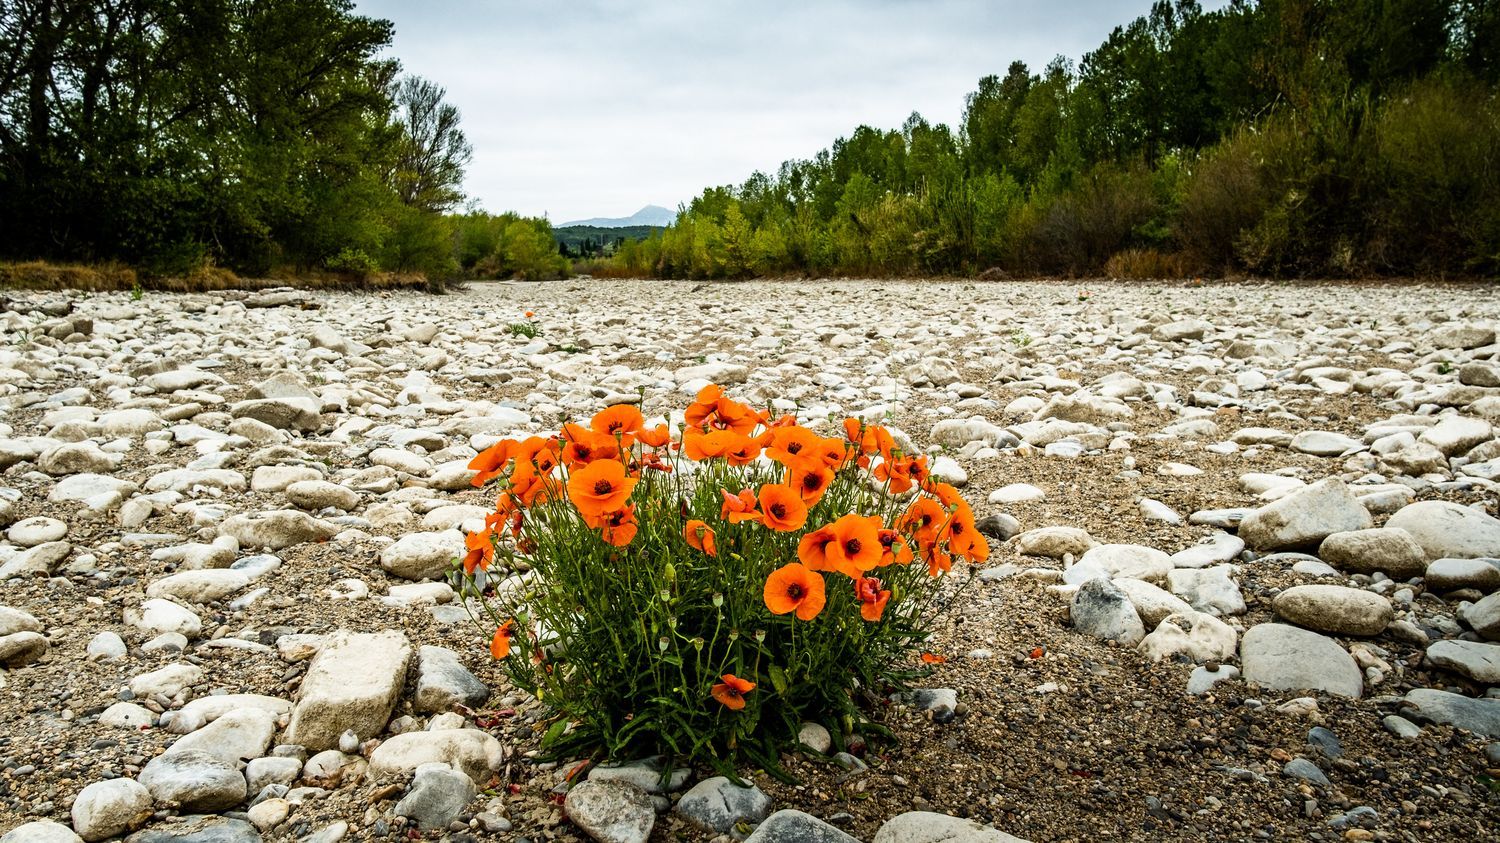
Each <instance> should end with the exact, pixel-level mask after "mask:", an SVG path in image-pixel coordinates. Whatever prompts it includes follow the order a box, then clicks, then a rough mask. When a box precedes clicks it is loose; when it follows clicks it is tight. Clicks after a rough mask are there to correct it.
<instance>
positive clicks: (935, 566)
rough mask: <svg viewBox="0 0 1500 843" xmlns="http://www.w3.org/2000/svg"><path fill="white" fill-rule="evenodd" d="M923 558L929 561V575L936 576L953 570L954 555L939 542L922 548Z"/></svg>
mask: <svg viewBox="0 0 1500 843" xmlns="http://www.w3.org/2000/svg"><path fill="white" fill-rule="evenodd" d="M922 559H923V560H924V561H925V562H926V563H927V574H928V576H933V577H935V576H937V575H939V574H946V573H948V572H949V571H951V570H953V557H952V556H950V555H949V554H948V552H947V551H946V550H944V549H943V548H942V547H940V546H939V545H937V544H930V545H927V546H926V547H924V548H922Z"/></svg>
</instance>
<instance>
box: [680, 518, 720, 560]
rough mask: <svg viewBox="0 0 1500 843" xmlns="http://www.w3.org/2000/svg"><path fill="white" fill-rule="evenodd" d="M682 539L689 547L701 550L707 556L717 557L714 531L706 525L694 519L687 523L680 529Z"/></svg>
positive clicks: (717, 551)
mask: <svg viewBox="0 0 1500 843" xmlns="http://www.w3.org/2000/svg"><path fill="white" fill-rule="evenodd" d="M682 537H683V538H685V539H687V543H688V546H689V547H692V548H694V549H696V550H701V551H703V552H704V553H707V554H708V555H709V556H718V555H719V547H718V545H717V544H715V543H714V531H713V528H712V527H709V526H708V524H706V523H704V522H702V521H699V520H697V519H694V520H692V521H689V522H687V524H686V525H684V526H683V528H682Z"/></svg>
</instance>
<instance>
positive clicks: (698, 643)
mask: <svg viewBox="0 0 1500 843" xmlns="http://www.w3.org/2000/svg"><path fill="white" fill-rule="evenodd" d="M703 644H704V641H703V638H702V636H699V637H697V638H694V639H693V649H695V650H697V651H698V652H700V653H701V652H703Z"/></svg>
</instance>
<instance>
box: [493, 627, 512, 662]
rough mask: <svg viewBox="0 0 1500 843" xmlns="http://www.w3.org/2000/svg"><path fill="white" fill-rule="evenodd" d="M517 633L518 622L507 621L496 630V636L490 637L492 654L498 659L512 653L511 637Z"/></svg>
mask: <svg viewBox="0 0 1500 843" xmlns="http://www.w3.org/2000/svg"><path fill="white" fill-rule="evenodd" d="M515 634H516V622H515V621H506V622H505V623H503V624H501V625H500V628H499V629H497V630H495V637H494V638H491V639H490V655H492V656H494V657H495V658H497V659H503V658H505V657H506V656H508V655H510V639H511V638H512V637H513V636H514V635H515Z"/></svg>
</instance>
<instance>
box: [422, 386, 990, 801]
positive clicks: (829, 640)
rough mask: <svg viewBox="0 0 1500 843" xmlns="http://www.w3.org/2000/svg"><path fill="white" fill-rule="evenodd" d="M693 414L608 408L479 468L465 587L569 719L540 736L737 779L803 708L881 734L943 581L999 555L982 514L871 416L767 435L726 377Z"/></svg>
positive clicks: (512, 663) (913, 666) (764, 423)
mask: <svg viewBox="0 0 1500 843" xmlns="http://www.w3.org/2000/svg"><path fill="white" fill-rule="evenodd" d="M686 418H687V422H686V423H685V427H684V428H683V430H682V432H681V433H680V435H672V434H671V433H669V431H668V428H667V426H666V424H661V425H659V426H657V427H655V428H650V429H647V428H646V427H645V426H644V424H643V420H642V419H641V415H640V413H639V412H638V411H635V410H634V408H629V407H614V408H611V409H609V410H605V411H604V412H602V413H600V414H599V415H598V416H596V417H595V418H594V419H593V421H592V422H591V423H590V424H589V426H587V427H585V426H584V425H581V424H577V425H574V424H570V425H565V426H564V428H563V430H562V432H561V433H560V434H559V436H558V437H551V438H544V437H533V438H531V439H528V440H524V441H517V440H507V441H504V442H501V443H499V444H497V445H495V446H494V447H493V448H491V449H490V450H488V451H486V452H485V453H483V454H481V455H479V457H477V458H476V459H475V461H474V463H473V464H472V465H471V467H474V468H476V469H479V470H481V472H482V473H481V475H480V477H479V479H480V480H481V481H486V480H490V479H495V480H496V481H497V482H498V485H499V486H500V488H501V492H500V498H499V503H498V506H497V513H496V515H494V516H493V517H492V518H490V519H489V521H488V522H487V526H486V529H485V530H483V531H480V532H477V533H473V534H471V535H470V536H469V539H468V546H469V548H470V552H469V554H468V556H467V557H466V558H465V559H464V560H463V563H462V565H461V566H458V567H456V568H455V570H454V572H453V577H452V580H453V583H454V585H455V586H456V587H457V588H458V589H459V590H460V591H461V593H462V594H463V595H464V597H465V604H466V605H477V606H480V607H482V611H481V613H480V614H478V615H477V616H476V617H475V621H476V623H477V624H478V626H479V628H480V629H481V630H482V632H483V635H484V637H485V639H486V640H488V641H489V643H490V650H491V654H492V655H493V656H494V657H495V658H497V659H499V660H500V662H501V665H502V667H503V669H504V670H505V671H506V673H507V674H508V675H509V676H510V678H511V680H512V681H513V682H514V683H515V684H516V685H517V686H518V687H519V688H522V689H524V690H525V691H527V692H528V693H530V694H532V695H534V696H535V697H537V698H538V699H539V700H540V701H541V702H542V704H543V705H545V706H547V707H548V708H549V709H550V711H551V713H552V714H553V715H554V716H555V720H554V722H553V725H552V727H551V728H550V729H549V730H548V731H547V733H546V736H545V739H544V741H543V746H544V748H545V749H547V750H548V751H550V752H551V753H553V754H555V755H559V756H565V757H566V756H576V755H578V754H583V755H586V756H591V757H595V758H599V757H607V758H613V759H622V758H623V759H633V758H638V757H641V756H643V755H655V754H668V755H671V756H675V757H676V758H678V759H680V760H688V761H697V762H703V763H708V764H712V765H714V766H716V767H718V768H720V769H721V770H724V771H725V772H726V773H727V774H729V775H733V767H732V764H733V762H734V761H735V760H736V759H737V758H739V757H740V756H742V755H743V756H748V757H749V758H750V759H752V760H754V761H756V762H757V763H758V764H760V765H762V766H765V767H767V768H769V769H772V770H776V769H778V762H777V758H778V754H779V751H780V750H782V749H786V748H790V747H791V746H793V745H794V744H795V741H796V736H797V734H798V731H799V729H800V726H801V724H802V723H803V722H804V721H805V720H814V721H821V722H823V723H825V724H827V725H829V726H830V727H831V729H830V731H831V732H833V733H834V734H838V735H842V734H846V733H848V732H850V731H851V730H852V727H853V724H854V723H856V722H858V723H860V724H861V727H860V728H861V731H862V732H864V733H865V734H873V733H879V731H880V727H879V726H878V725H877V724H874V723H871V722H867V718H868V715H867V711H868V708H869V704H870V703H874V702H876V701H878V700H880V699H881V698H883V697H884V696H885V695H887V694H888V693H890V692H891V691H893V690H895V689H898V688H901V687H903V683H904V681H905V680H907V679H910V678H912V677H914V676H916V675H919V673H920V671H921V669H922V661H924V660H923V659H919V658H918V657H917V651H918V649H919V648H920V647H921V645H922V643H923V642H924V641H925V640H926V639H927V636H928V634H929V632H928V631H929V629H930V625H931V623H932V621H933V618H934V613H935V612H936V611H938V610H939V609H940V608H941V606H940V595H941V594H942V589H940V588H939V585H940V584H941V582H942V579H941V577H942V575H943V574H944V573H946V572H947V571H948V570H949V567H950V566H951V565H953V564H954V563H955V559H965V560H969V561H980V560H982V559H984V558H985V557H986V556H987V554H988V548H987V546H986V545H985V544H984V541H983V538H982V537H981V536H979V534H978V533H977V532H976V531H975V527H974V521H973V512H972V510H971V509H970V508H969V507H968V505H967V504H965V503H964V502H963V500H962V498H961V497H960V496H959V495H958V493H957V492H956V491H955V490H953V489H952V487H950V486H946V485H945V484H941V483H936V482H934V481H932V480H931V479H930V478H929V477H927V476H926V458H925V457H911V456H908V455H904V454H902V453H901V450H900V448H899V446H897V445H896V444H895V442H894V441H893V440H892V439H891V437H890V435H889V433H887V432H886V431H884V430H883V429H881V428H878V427H875V426H871V425H861V424H860V423H859V422H857V421H855V420H853V419H850V420H849V421H848V422H846V424H845V432H846V434H847V438H846V435H839V436H835V437H831V438H824V437H821V436H819V435H818V434H816V433H814V432H813V431H811V430H809V429H807V428H804V427H800V426H796V425H793V424H791V423H790V422H791V420H789V419H788V420H784V422H783V423H779V424H777V425H774V426H770V425H769V421H768V419H769V418H770V416H769V414H758V413H756V412H755V411H753V410H751V409H750V408H748V407H746V406H745V405H742V404H739V403H738V402H733V401H730V400H729V399H727V398H725V397H723V396H722V393H720V392H719V391H718V387H709V388H708V389H706V390H705V391H704V392H703V393H700V394H699V396H698V400H697V401H695V402H694V404H693V405H692V406H691V407H690V408H689V409H688V411H687V414H686ZM851 440H852V441H851ZM678 446H680V447H678ZM762 450H764V451H765V453H766V455H767V456H768V457H769V459H765V460H758V459H756V457H757V456H758V455H759V454H760V453H761V452H762ZM872 465H874V466H875V468H874V469H873V470H872V468H871V466H872ZM959 564H962V563H959ZM507 574H508V575H509V576H507Z"/></svg>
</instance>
